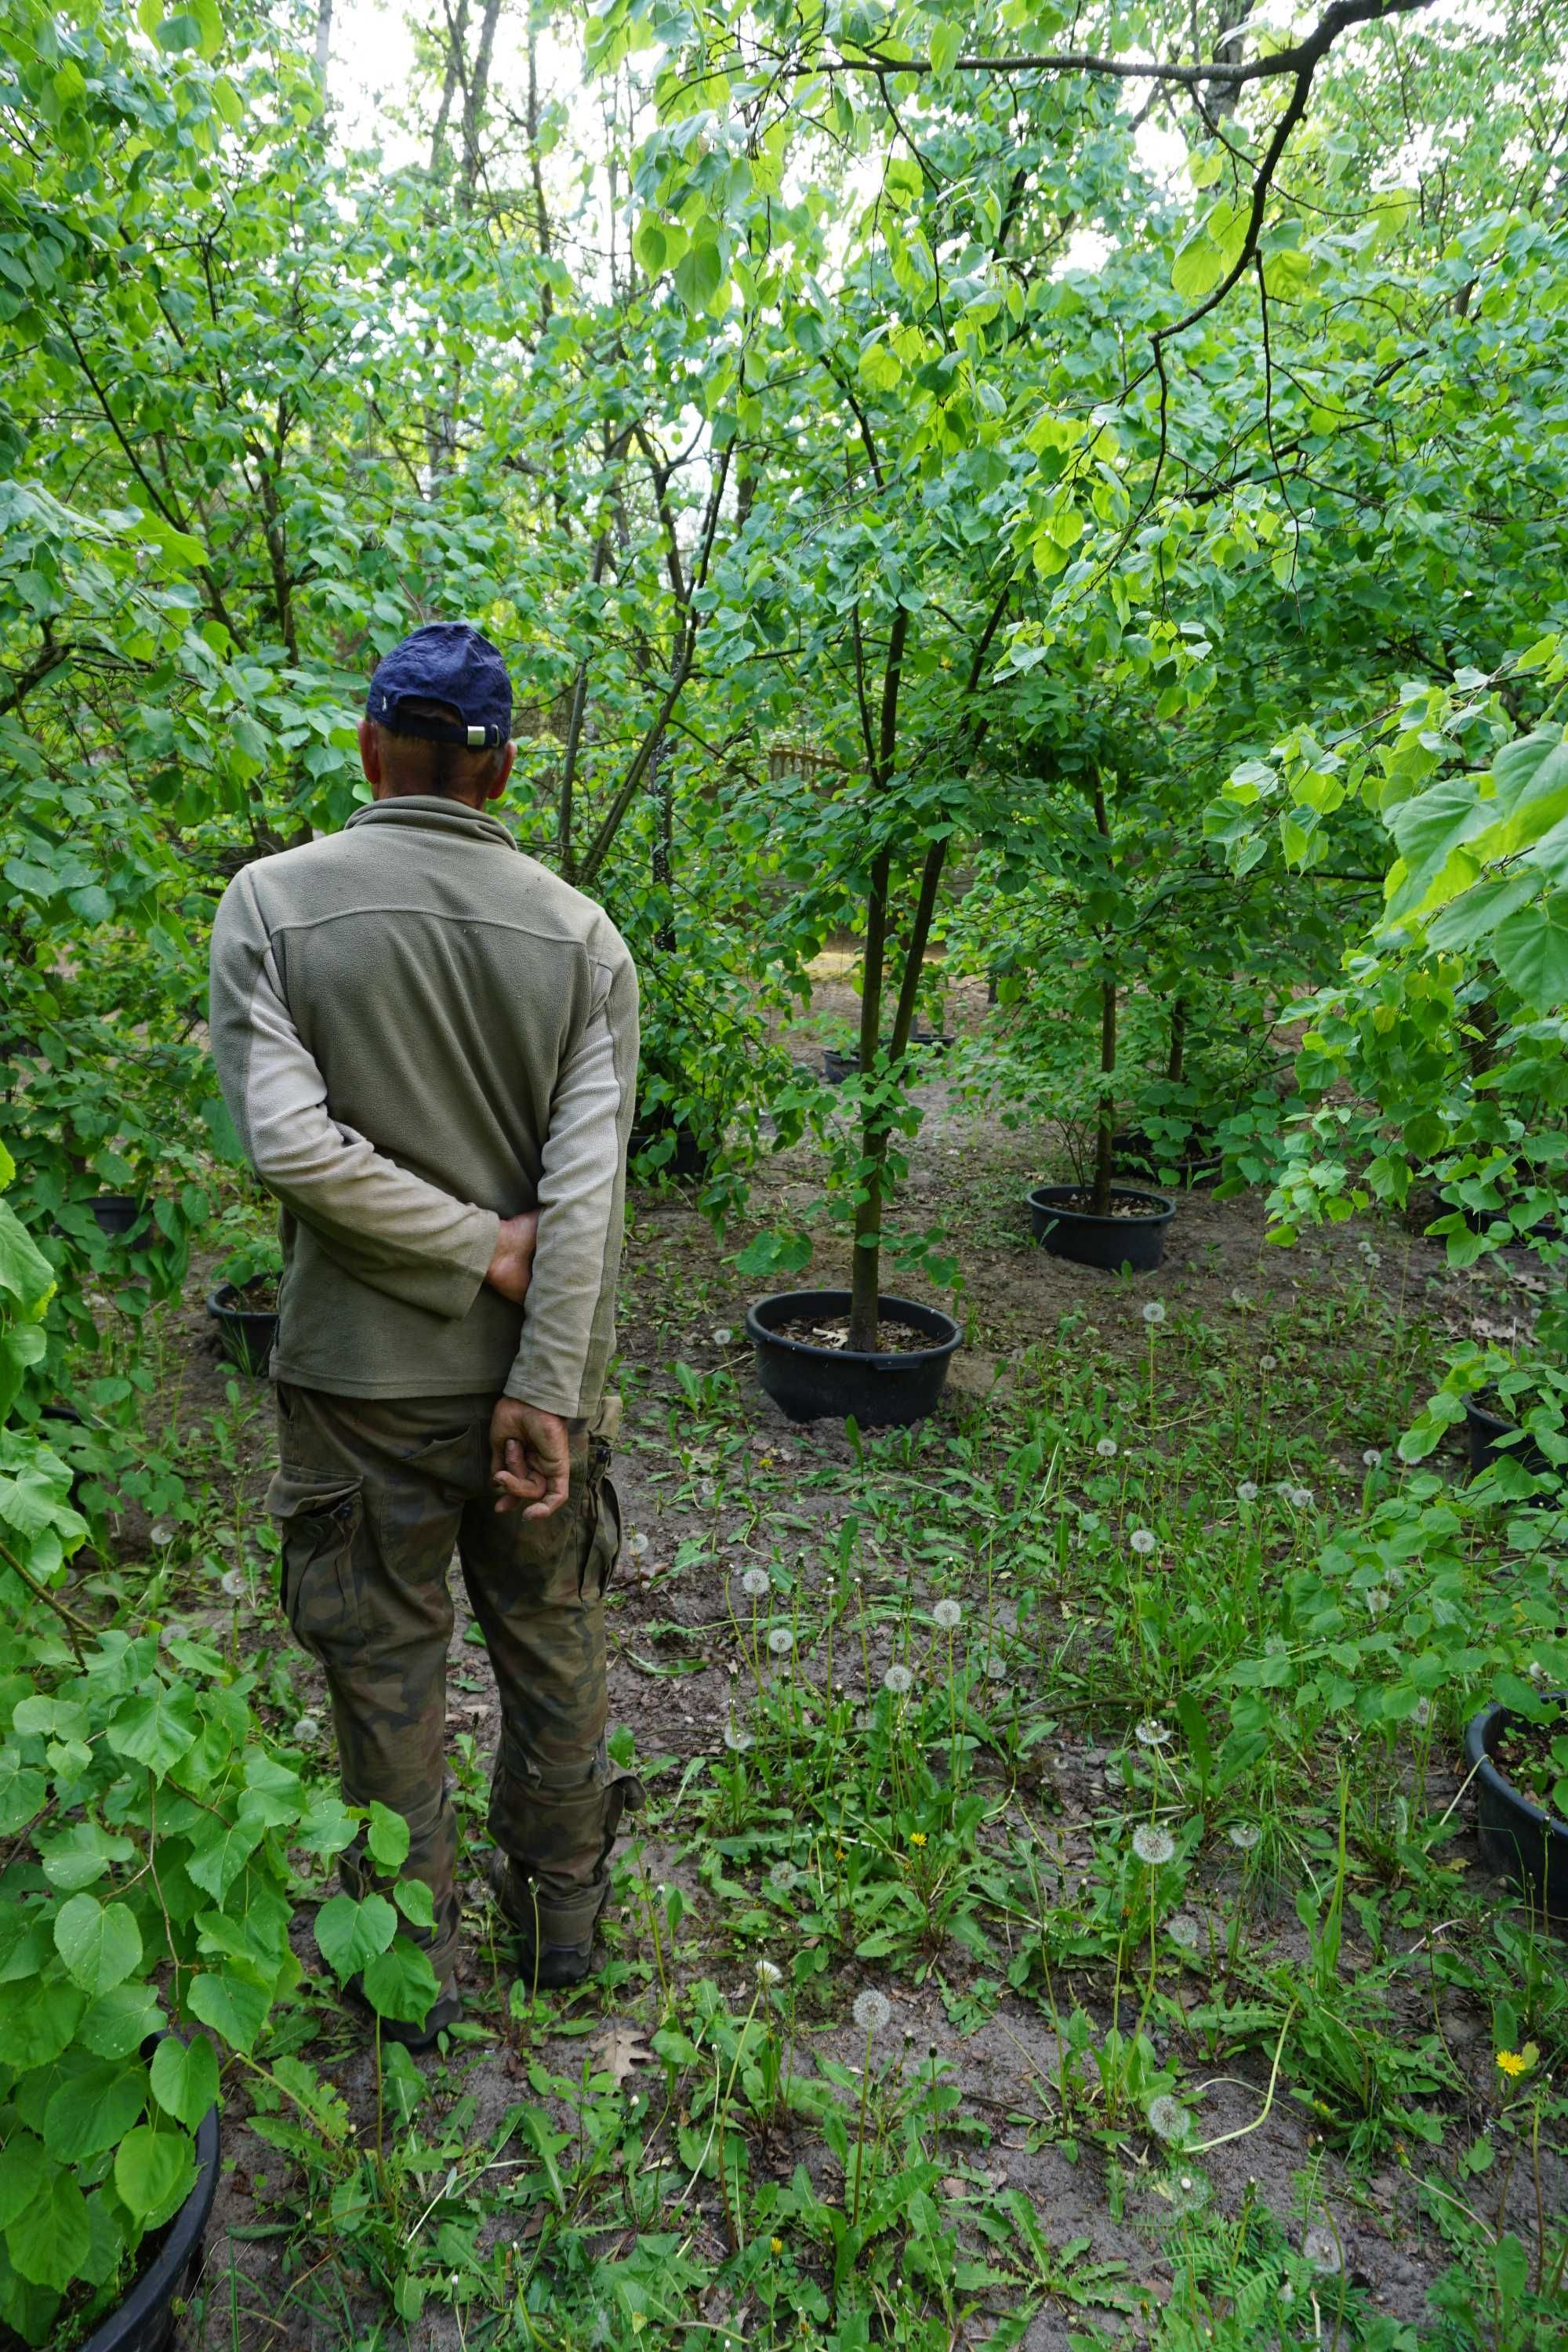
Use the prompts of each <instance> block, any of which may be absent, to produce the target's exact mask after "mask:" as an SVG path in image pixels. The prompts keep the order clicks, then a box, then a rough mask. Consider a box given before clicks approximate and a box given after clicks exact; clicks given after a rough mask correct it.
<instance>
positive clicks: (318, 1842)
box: [293, 1797, 359, 1858]
mask: <svg viewBox="0 0 1568 2352" xmlns="http://www.w3.org/2000/svg"><path fill="white" fill-rule="evenodd" d="M358 1830H359V1823H358V1822H356V1821H355V1819H354V1817H353V1814H352V1813H351V1812H350V1811H349V1809H348V1807H347V1806H346V1805H345V1804H344V1802H343V1801H342V1798H341V1797H318V1798H317V1800H316V1801H315V1803H314V1804H313V1805H312V1806H311V1807H310V1811H309V1812H308V1813H307V1814H306V1815H305V1818H304V1820H303V1821H302V1822H300V1827H299V1829H298V1831H297V1832H295V1835H294V1839H293V1843H294V1844H296V1845H298V1846H302V1847H303V1849H304V1851H305V1852H306V1853H317V1854H322V1855H324V1856H327V1857H329V1858H330V1857H331V1855H332V1854H334V1853H342V1850H343V1848H344V1847H345V1846H349V1845H353V1842H354V1838H355V1836H356V1834H357V1833H358Z"/></svg>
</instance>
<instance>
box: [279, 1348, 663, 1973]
mask: <svg viewBox="0 0 1568 2352" xmlns="http://www.w3.org/2000/svg"><path fill="white" fill-rule="evenodd" d="M494 1402H495V1400H494V1398H493V1397H492V1396H489V1395H484V1396H470V1397H433V1398H429V1399H420V1398H405V1397H398V1398H395V1399H383V1400H376V1399H373V1398H367V1397H342V1396H329V1395H327V1394H325V1393H324V1392H323V1391H321V1390H319V1389H300V1388H292V1387H289V1386H288V1385H287V1384H286V1383H284V1382H283V1381H279V1383H278V1454H279V1470H278V1474H277V1475H276V1477H275V1478H274V1479H273V1481H272V1485H271V1486H270V1488H269V1489H268V1497H267V1505H268V1510H269V1511H270V1512H271V1513H272V1514H273V1516H274V1517H276V1518H277V1519H278V1521H279V1530H280V1534H281V1538H282V1554H283V1559H282V1585H283V1591H282V1598H283V1606H284V1609H285V1611H286V1612H287V1614H288V1619H289V1625H290V1627H291V1628H292V1630H293V1633H294V1635H295V1638H296V1639H297V1640H298V1641H299V1643H300V1645H301V1647H302V1648H304V1649H305V1650H307V1651H308V1652H309V1653H310V1655H311V1656H312V1657H313V1658H316V1659H318V1660H319V1661H320V1663H321V1665H322V1666H323V1667H324V1669H325V1671H326V1677H327V1685H328V1688H329V1689H330V1691H331V1701H332V1717H333V1722H334V1725H335V1727H336V1730H337V1740H338V1760H339V1765H340V1769H341V1770H342V1791H343V1797H344V1800H345V1801H346V1802H347V1803H349V1804H353V1805H368V1804H369V1803H370V1801H371V1800H372V1799H373V1798H374V1799H377V1800H379V1801H380V1802H381V1803H382V1804H384V1805H387V1806H390V1807H391V1808H392V1810H393V1811H395V1812H399V1813H401V1814H402V1815H403V1817H404V1819H405V1821H406V1822H407V1823H408V1830H409V1838H410V1846H409V1854H408V1860H407V1862H406V1864H405V1867H404V1875H405V1876H410V1877H415V1878H422V1879H423V1880H424V1881H425V1883H426V1885H427V1886H428V1887H429V1889H430V1892H431V1895H432V1897H433V1898H434V1905H435V1928H434V1931H433V1933H432V1934H429V1935H422V1936H421V1937H420V1938H419V1940H420V1941H421V1942H422V1943H424V1944H425V1945H426V1948H427V1949H428V1950H429V1953H430V1958H431V1962H432V1965H433V1966H434V1968H435V1970H436V1973H437V1977H438V1978H441V1979H443V1980H444V1979H446V1978H447V1976H448V1975H449V1974H450V1972H451V1969H452V1966H453V1963H454V1961H455V1959H456V1957H457V1950H458V1895H457V1888H456V1885H455V1884H454V1870H455V1864H456V1860H457V1821H456V1816H455V1814H454V1812H453V1810H452V1801H451V1798H450V1796H449V1795H448V1793H447V1774H446V1720H447V1650H448V1648H449V1646H450V1643H451V1639H452V1630H453V1611H452V1596H451V1592H450V1591H449V1589H448V1586H447V1571H448V1570H449V1568H450V1565H451V1560H452V1553H453V1549H454V1547H455V1548H456V1549H457V1553H458V1560H459V1561H460V1563H461V1567H462V1573H463V1581H464V1584H465V1585H466V1587H467V1589H468V1601H469V1605H470V1606H471V1608H472V1610H473V1612H474V1615H475V1617H476V1618H477V1619H478V1621H479V1626H480V1629H481V1631H482V1632H483V1634H484V1637H485V1643H486V1647H487V1649H488V1650H489V1659H490V1664H491V1666H492V1667H493V1669H494V1672H495V1677H496V1683H497V1685H498V1688H499V1691H500V1711H501V1722H500V1741H499V1745H498V1748H497V1752H496V1759H495V1769H494V1775H493V1778H492V1780H491V1784H490V1805H489V1829H490V1834H491V1836H492V1837H493V1838H494V1839H495V1841H496V1843H497V1844H498V1845H499V1846H500V1848H501V1849H502V1851H503V1852H504V1853H508V1854H510V1856H511V1859H512V1862H513V1864H514V1865H515V1866H516V1870H517V1872H518V1874H521V1875H525V1876H526V1877H527V1878H528V1879H529V1880H530V1881H531V1891H532V1896H533V1900H534V1902H535V1904H536V1906H537V1913H538V1930H537V1932H538V1937H539V1940H540V1941H541V1943H548V1944H557V1943H559V1944H572V1943H576V1942H579V1941H583V1940H585V1939H586V1938H587V1937H589V1936H591V1935H592V1932H593V1925H594V1921H595V1918H596V1916H597V1915H598V1912H599V1909H600V1907H601V1906H602V1904H603V1901H604V1895H605V1885H606V1883H607V1871H608V1857H609V1852H610V1847H611V1844H612V1843H613V1842H614V1838H615V1833H616V1826H617V1824H618V1822H619V1820H620V1815H621V1811H622V1807H623V1805H624V1804H625V1802H626V1799H627V1797H628V1795H631V1796H633V1797H634V1799H635V1796H636V1795H637V1794H639V1793H640V1791H638V1790H637V1788H636V1784H635V1782H634V1783H628V1782H627V1781H626V1780H625V1779H624V1778H623V1777H622V1776H620V1775H617V1774H615V1773H613V1772H612V1771H611V1769H610V1767H609V1764H608V1761H607V1759H606V1756H605V1713H606V1704H607V1702H606V1697H605V1612H604V1597H605V1586H606V1584H607V1583H608V1582H609V1579H610V1572H611V1570H612V1569H613V1568H614V1566H615V1561H616V1552H617V1550H618V1549H619V1547H620V1533H621V1530H620V1509H619V1506H618V1504H617V1502H616V1491H615V1488H614V1486H612V1485H611V1484H610V1481H609V1479H608V1477H607V1476H606V1475H605V1470H606V1466H607V1465H608V1462H609V1458H610V1455H609V1447H608V1446H607V1445H606V1444H605V1443H604V1442H603V1441H602V1440H601V1439H599V1438H596V1437H594V1438H589V1437H579V1438H576V1439H574V1443H573V1455H572V1485H571V1491H570V1493H569V1494H568V1496H567V1499H566V1501H565V1502H564V1503H563V1505H562V1506H561V1507H560V1509H559V1510H557V1511H556V1512H554V1513H553V1514H552V1517H549V1518H547V1519H527V1518H524V1517H523V1516H522V1514H521V1512H520V1511H514V1512H509V1513H508V1514H507V1515H506V1516H505V1517H501V1516H500V1515H498V1513H497V1511H496V1508H495V1498H494V1495H493V1493H492V1491H491V1489H490V1484H489V1476H490V1454H489V1423H490V1411H491V1407H492V1405H493V1404H494ZM343 1879H344V1884H345V1885H348V1886H349V1887H350V1888H351V1890H352V1891H353V1892H356V1893H358V1892H363V1890H364V1887H365V1885H367V1884H368V1876H367V1872H366V1866H365V1864H364V1863H363V1850H361V1852H359V1853H356V1852H355V1851H354V1850H353V1849H351V1852H350V1853H349V1854H347V1855H345V1856H344V1858H343Z"/></svg>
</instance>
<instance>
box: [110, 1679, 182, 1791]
mask: <svg viewBox="0 0 1568 2352" xmlns="http://www.w3.org/2000/svg"><path fill="white" fill-rule="evenodd" d="M200 1728H201V1726H200V1725H199V1724H198V1723H197V1721H196V1715H195V1702H194V1701H193V1699H192V1698H191V1696H190V1693H189V1692H188V1691H184V1690H173V1689H170V1688H169V1687H168V1686H167V1685H164V1684H162V1683H160V1684H159V1685H158V1687H157V1688H156V1689H155V1690H152V1691H148V1692H146V1693H144V1694H143V1696H142V1697H140V1698H129V1699H127V1700H125V1702H124V1703H123V1705H122V1706H121V1708H120V1710H119V1712H118V1714H117V1715H116V1716H115V1717H114V1720H113V1721H112V1722H111V1723H110V1727H109V1731H108V1735H107V1737H108V1739H109V1744H110V1748H113V1750H114V1752H115V1754H116V1755H117V1756H128V1757H129V1758H130V1759H131V1760H132V1763H133V1764H145V1765H146V1767H147V1769H148V1770H149V1771H152V1772H155V1773H156V1774H157V1776H158V1778H159V1779H160V1780H162V1779H163V1775H164V1773H165V1772H170V1771H172V1770H173V1769H174V1766H175V1765H176V1764H177V1763H178V1762H179V1760H180V1759H181V1757H182V1756H184V1753H185V1751H186V1750H187V1748H194V1747H195V1742H196V1734H197V1732H198V1731H199V1730H200Z"/></svg>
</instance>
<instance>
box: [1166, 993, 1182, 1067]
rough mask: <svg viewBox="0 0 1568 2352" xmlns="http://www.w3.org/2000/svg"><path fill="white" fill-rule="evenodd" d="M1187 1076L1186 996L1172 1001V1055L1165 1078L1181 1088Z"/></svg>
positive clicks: (1167, 1063) (1167, 1064) (1174, 998)
mask: <svg viewBox="0 0 1568 2352" xmlns="http://www.w3.org/2000/svg"><path fill="white" fill-rule="evenodd" d="M1186 1075H1187V1000H1186V998H1185V997H1184V996H1176V997H1173V998H1172V1000H1171V1053H1170V1058H1169V1060H1168V1061H1167V1062H1166V1064H1165V1076H1167V1077H1168V1078H1169V1079H1170V1081H1171V1084H1172V1085H1173V1087H1179V1086H1180V1085H1181V1083H1182V1080H1183V1079H1184V1077H1185V1076H1186Z"/></svg>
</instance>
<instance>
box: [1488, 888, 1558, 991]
mask: <svg viewBox="0 0 1568 2352" xmlns="http://www.w3.org/2000/svg"><path fill="white" fill-rule="evenodd" d="M1491 951H1492V954H1493V956H1494V957H1495V958H1496V960H1497V964H1498V968H1499V970H1500V971H1501V973H1502V976H1503V978H1504V979H1505V980H1506V981H1507V982H1508V984H1509V986H1510V988H1513V989H1517V990H1518V992H1519V994H1520V995H1521V998H1522V999H1523V1001H1524V1003H1525V1004H1526V1005H1527V1006H1528V1007H1529V1008H1530V1009H1531V1011H1532V1012H1535V1013H1554V1012H1557V1011H1559V1010H1560V1009H1561V1008H1562V1006H1563V1004H1564V1003H1568V890H1554V891H1553V892H1552V896H1551V897H1550V898H1544V899H1542V900H1540V901H1538V903H1537V904H1536V905H1534V906H1532V907H1521V909H1520V911H1519V913H1518V914H1517V915H1510V917H1509V918H1508V919H1507V921H1506V922H1503V923H1500V924H1499V925H1498V928H1497V929H1496V930H1495V931H1494V932H1493V934H1492V939H1491Z"/></svg>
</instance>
